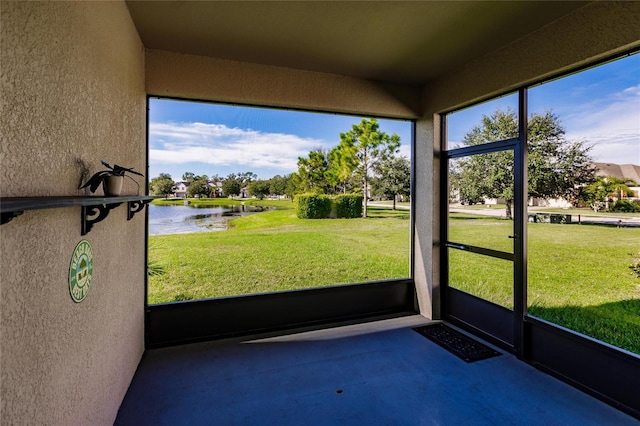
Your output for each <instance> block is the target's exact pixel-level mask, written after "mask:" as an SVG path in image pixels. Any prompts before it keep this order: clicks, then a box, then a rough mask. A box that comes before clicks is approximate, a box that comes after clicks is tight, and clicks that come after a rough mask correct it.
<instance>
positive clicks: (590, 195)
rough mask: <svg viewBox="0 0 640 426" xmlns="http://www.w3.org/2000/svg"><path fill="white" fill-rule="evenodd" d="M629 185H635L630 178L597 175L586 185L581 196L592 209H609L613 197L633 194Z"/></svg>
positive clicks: (619, 197) (618, 197)
mask: <svg viewBox="0 0 640 426" xmlns="http://www.w3.org/2000/svg"><path fill="white" fill-rule="evenodd" d="M629 185H631V186H633V185H635V182H634V181H633V180H630V179H620V178H616V177H604V176H598V177H597V178H596V180H595V181H594V182H592V183H591V184H589V185H587V186H586V187H585V188H584V191H583V198H584V199H585V201H586V202H587V203H588V204H589V206H590V207H591V208H592V209H593V210H594V211H596V212H597V211H599V210H601V209H605V210H609V208H610V207H611V206H610V201H611V199H612V198H613V197H615V198H617V199H622V198H623V197H624V196H633V191H631V189H630V188H629Z"/></svg>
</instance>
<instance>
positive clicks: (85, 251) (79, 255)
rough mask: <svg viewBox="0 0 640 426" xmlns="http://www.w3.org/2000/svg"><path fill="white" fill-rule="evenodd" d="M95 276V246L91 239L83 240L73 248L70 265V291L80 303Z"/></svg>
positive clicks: (72, 296)
mask: <svg viewBox="0 0 640 426" xmlns="http://www.w3.org/2000/svg"><path fill="white" fill-rule="evenodd" d="M92 276H93V248H92V247H91V244H89V241H87V240H81V241H80V242H79V243H78V245H77V246H76V248H75V250H73V255H71V263H70V265H69V293H70V294H71V298H72V299H73V301H74V302H76V303H80V302H82V301H83V300H84V298H85V297H86V296H87V292H88V291H89V286H90V285H91V277H92Z"/></svg>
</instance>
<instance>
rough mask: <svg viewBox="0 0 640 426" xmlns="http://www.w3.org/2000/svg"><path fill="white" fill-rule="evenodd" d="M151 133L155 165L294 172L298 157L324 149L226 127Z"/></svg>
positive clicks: (170, 126) (159, 126)
mask: <svg viewBox="0 0 640 426" xmlns="http://www.w3.org/2000/svg"><path fill="white" fill-rule="evenodd" d="M149 133H150V149H149V156H150V161H151V162H153V163H154V164H186V163H205V164H211V165H216V166H229V165H241V166H244V167H248V168H252V167H256V168H257V167H270V168H275V169H281V170H283V171H286V172H291V171H294V170H296V169H297V162H298V157H302V156H306V155H308V154H309V151H311V150H312V149H315V148H318V147H320V146H322V145H323V141H321V140H317V139H309V138H301V137H299V136H296V135H289V134H283V133H264V132H260V131H255V130H251V129H248V130H245V129H239V128H229V127H227V126H225V125H222V124H205V123H151V124H150V126H149Z"/></svg>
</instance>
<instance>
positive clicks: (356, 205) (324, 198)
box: [295, 194, 363, 219]
mask: <svg viewBox="0 0 640 426" xmlns="http://www.w3.org/2000/svg"><path fill="white" fill-rule="evenodd" d="M362 200H363V198H362V195H358V194H342V195H338V196H335V197H329V196H328V195H319V194H300V195H296V198H295V201H296V215H297V216H298V217H299V218H300V219H326V218H328V217H338V218H346V219H351V218H357V217H362Z"/></svg>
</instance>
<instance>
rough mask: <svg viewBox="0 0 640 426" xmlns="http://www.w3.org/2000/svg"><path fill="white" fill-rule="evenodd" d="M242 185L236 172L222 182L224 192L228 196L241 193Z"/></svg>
mask: <svg viewBox="0 0 640 426" xmlns="http://www.w3.org/2000/svg"><path fill="white" fill-rule="evenodd" d="M241 189H242V186H241V185H240V181H239V180H238V178H237V177H236V175H235V174H233V173H232V174H230V175H229V176H227V178H226V179H225V180H224V181H223V182H222V193H223V194H224V195H225V196H226V197H233V196H234V195H240V190H241Z"/></svg>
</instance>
